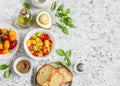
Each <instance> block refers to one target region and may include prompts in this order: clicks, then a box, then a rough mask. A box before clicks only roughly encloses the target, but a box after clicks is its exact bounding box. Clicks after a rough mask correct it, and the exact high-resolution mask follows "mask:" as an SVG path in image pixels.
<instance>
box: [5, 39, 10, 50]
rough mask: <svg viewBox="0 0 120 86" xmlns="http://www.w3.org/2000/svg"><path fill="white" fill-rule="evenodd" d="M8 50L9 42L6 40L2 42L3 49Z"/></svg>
mask: <svg viewBox="0 0 120 86" xmlns="http://www.w3.org/2000/svg"><path fill="white" fill-rule="evenodd" d="M9 48H10V42H9V41H8V40H6V41H5V42H4V49H9Z"/></svg>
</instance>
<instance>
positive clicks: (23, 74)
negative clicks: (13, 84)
mask: <svg viewBox="0 0 120 86" xmlns="http://www.w3.org/2000/svg"><path fill="white" fill-rule="evenodd" d="M22 60H25V61H28V62H29V63H30V69H29V71H28V72H27V73H20V72H19V71H18V69H17V64H18V63H19V62H20V61H22ZM32 68H33V65H32V62H31V61H30V60H29V59H28V58H26V57H18V59H16V60H15V62H14V64H13V69H14V72H15V73H16V74H17V75H19V76H28V75H29V74H30V73H31V71H32Z"/></svg>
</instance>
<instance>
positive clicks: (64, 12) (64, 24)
mask: <svg viewBox="0 0 120 86" xmlns="http://www.w3.org/2000/svg"><path fill="white" fill-rule="evenodd" d="M56 4H57V3H56V1H54V2H53V3H52V5H51V10H52V11H53V10H55V9H56ZM70 13H71V9H70V8H67V9H65V7H64V4H61V5H60V6H59V7H58V8H57V12H56V14H55V16H56V17H58V18H59V20H60V23H58V22H57V23H56V25H57V26H58V27H59V28H61V30H62V32H63V33H64V34H66V35H68V34H69V30H68V27H70V28H76V27H75V25H74V24H73V20H72V18H71V17H69V14H70Z"/></svg>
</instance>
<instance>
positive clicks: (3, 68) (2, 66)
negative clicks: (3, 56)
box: [0, 64, 9, 70]
mask: <svg viewBox="0 0 120 86" xmlns="http://www.w3.org/2000/svg"><path fill="white" fill-rule="evenodd" d="M8 67H9V65H7V64H3V65H1V66H0V70H5V69H7V68H8Z"/></svg>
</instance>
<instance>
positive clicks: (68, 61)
mask: <svg viewBox="0 0 120 86" xmlns="http://www.w3.org/2000/svg"><path fill="white" fill-rule="evenodd" d="M66 65H67V66H70V65H71V61H70V58H66Z"/></svg>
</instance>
